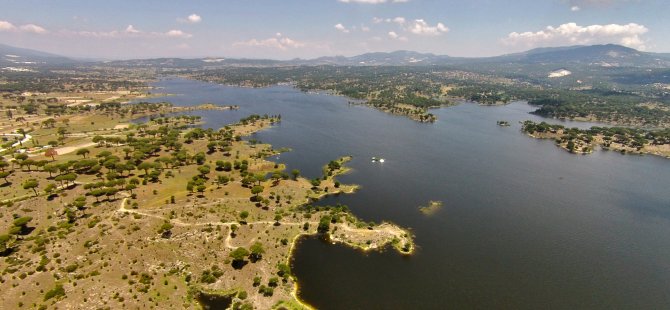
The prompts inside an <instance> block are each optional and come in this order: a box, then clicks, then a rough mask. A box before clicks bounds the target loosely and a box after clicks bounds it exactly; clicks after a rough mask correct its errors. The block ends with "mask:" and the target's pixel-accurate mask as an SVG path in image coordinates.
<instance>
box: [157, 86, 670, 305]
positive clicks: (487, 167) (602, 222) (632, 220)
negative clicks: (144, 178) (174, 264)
mask: <svg viewBox="0 0 670 310" xmlns="http://www.w3.org/2000/svg"><path fill="white" fill-rule="evenodd" d="M154 86H157V87H160V88H161V89H159V90H158V91H160V92H165V93H171V94H176V95H175V96H169V97H165V98H153V99H151V100H149V101H161V100H165V101H170V102H172V103H174V104H176V105H197V104H201V103H204V102H212V103H216V104H223V105H239V106H240V109H239V110H236V111H197V112H192V113H190V114H194V115H201V116H203V119H204V121H205V122H206V126H207V127H213V128H218V127H222V126H223V125H225V124H228V123H232V122H236V121H237V120H239V119H240V118H242V117H245V116H248V115H249V114H253V113H256V114H270V115H273V114H281V116H282V122H281V124H279V125H277V126H275V127H272V128H270V129H267V130H264V131H262V132H259V133H257V134H255V135H254V136H253V137H251V138H253V139H257V140H261V141H263V142H267V143H271V144H272V145H273V146H274V147H275V148H281V147H288V148H291V149H292V151H291V152H288V153H284V154H281V155H280V156H276V157H273V158H272V160H274V161H278V162H283V163H286V164H287V165H288V167H289V170H290V169H293V168H296V169H299V170H300V171H301V172H302V174H303V175H305V176H306V177H310V178H313V177H317V176H319V175H320V174H321V167H322V166H323V165H324V164H326V163H327V162H328V161H330V160H332V159H336V158H338V157H340V156H344V155H352V156H353V160H352V161H351V162H350V164H349V166H351V167H352V168H353V171H352V173H350V174H347V175H344V176H341V177H339V178H338V179H339V180H340V181H341V182H342V183H356V184H360V185H361V189H360V190H359V191H358V192H357V193H355V194H352V195H340V196H332V197H328V198H326V199H324V200H322V201H320V202H319V204H337V203H342V204H346V205H348V206H349V207H350V209H351V210H352V211H353V213H354V214H356V215H357V216H359V217H361V218H362V219H364V220H366V221H375V222H381V221H391V222H394V223H396V224H398V225H400V226H403V227H407V228H410V229H411V231H412V233H413V234H415V236H416V238H415V242H416V244H417V246H418V249H417V252H416V254H414V255H412V256H409V257H407V256H401V255H399V254H398V253H397V252H395V251H392V250H386V251H383V252H372V253H361V252H360V251H357V250H354V249H351V248H348V247H346V246H342V245H331V244H329V243H325V242H323V241H320V240H319V239H318V238H305V239H302V240H301V241H300V244H299V246H298V248H297V251H296V253H295V256H294V257H293V262H292V268H293V272H294V273H295V275H296V276H297V278H298V281H299V282H300V292H299V296H300V298H301V299H303V300H304V301H306V302H307V303H309V304H311V305H314V306H315V307H317V308H319V309H398V308H402V309H407V308H412V309H445V308H457V309H461V308H513V309H537V308H555V309H556V308H558V309H565V308H569V309H574V308H600V309H611V308H635V309H660V308H670V190H669V187H670V160H668V159H664V158H660V157H655V156H634V155H621V154H619V153H616V152H607V151H596V152H595V153H593V154H591V155H573V154H570V153H568V152H566V151H564V150H562V149H559V148H558V147H556V146H555V145H554V144H553V142H552V141H548V140H536V139H533V138H530V137H527V136H526V135H524V134H522V133H521V132H520V127H521V125H520V124H519V122H520V121H524V120H528V119H530V120H534V121H542V120H544V121H547V122H553V123H557V122H560V121H557V120H547V119H543V118H541V117H538V116H535V115H531V114H529V112H530V111H532V110H533V107H531V106H529V105H528V104H526V103H524V102H515V103H512V104H509V105H506V106H493V107H489V106H480V105H476V104H472V103H462V104H460V105H457V106H453V107H448V108H441V109H436V110H434V111H432V113H433V114H435V115H436V116H437V117H438V121H437V122H436V123H434V124H421V123H417V122H415V121H412V120H409V119H407V118H404V117H400V116H393V115H389V114H386V113H383V112H379V111H377V110H374V109H371V108H369V107H366V106H360V105H350V104H348V101H349V100H348V99H347V98H343V97H337V96H329V95H324V94H306V93H302V92H300V91H298V90H295V89H293V88H291V87H289V86H275V87H269V88H262V89H252V88H240V87H229V86H221V85H216V84H210V83H204V82H197V81H190V80H183V79H176V78H170V79H165V80H162V81H160V82H157V83H155V85H154ZM498 120H506V121H509V122H510V124H511V125H512V126H511V127H500V126H497V125H496V121H498ZM561 123H563V124H564V125H566V126H571V127H582V128H583V127H589V126H591V125H593V124H586V123H577V122H561ZM373 156H376V157H383V158H385V162H384V163H373V162H371V160H370V158H371V157H373ZM431 200H438V201H442V202H443V207H442V208H441V209H440V210H438V211H437V212H436V213H435V214H433V215H431V216H426V215H424V214H423V213H421V212H419V209H418V208H419V206H422V205H426V204H427V203H428V202H429V201H431Z"/></svg>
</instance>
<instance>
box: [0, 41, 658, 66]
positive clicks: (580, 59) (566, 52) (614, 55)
mask: <svg viewBox="0 0 670 310" xmlns="http://www.w3.org/2000/svg"><path fill="white" fill-rule="evenodd" d="M86 63H99V62H93V61H83V60H76V59H72V58H68V57H65V56H60V55H55V54H50V53H45V52H41V51H36V50H31V49H25V48H18V47H12V46H8V45H3V44H0V68H6V67H27V68H33V67H38V66H41V65H42V66H43V65H72V64H86ZM104 63H106V64H108V65H116V66H124V67H151V66H160V67H166V68H182V67H225V66H255V67H269V66H317V65H335V66H437V65H468V64H471V65H476V64H498V65H500V64H518V65H532V64H544V65H552V64H555V65H556V66H557V67H560V66H565V65H576V66H598V67H639V68H670V54H664V53H650V52H642V51H638V50H635V49H632V48H628V47H624V46H621V45H614V44H607V45H589V46H584V45H577V46H567V47H549V48H536V49H532V50H529V51H526V52H522V53H515V54H507V55H501V56H495V57H482V58H465V57H451V56H446V55H435V54H430V53H419V52H412V51H395V52H376V53H366V54H361V55H357V56H351V57H345V56H334V57H320V58H315V59H293V60H285V61H280V60H270V59H239V58H194V59H183V58H154V59H135V60H115V61H105V62H104Z"/></svg>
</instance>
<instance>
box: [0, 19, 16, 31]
mask: <svg viewBox="0 0 670 310" xmlns="http://www.w3.org/2000/svg"><path fill="white" fill-rule="evenodd" d="M15 29H16V26H14V25H13V24H12V23H10V22H8V21H4V20H0V31H11V30H15Z"/></svg>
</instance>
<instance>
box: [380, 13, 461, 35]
mask: <svg viewBox="0 0 670 310" xmlns="http://www.w3.org/2000/svg"><path fill="white" fill-rule="evenodd" d="M372 22H373V23H375V24H379V23H393V24H397V25H399V26H400V27H402V28H403V30H405V31H407V32H410V33H413V34H415V35H423V36H439V35H441V34H443V33H447V32H449V28H448V27H447V26H445V25H444V24H443V23H437V24H436V25H435V26H431V25H429V24H428V23H427V22H426V21H425V20H423V19H415V20H413V21H408V20H407V19H406V18H404V17H401V16H398V17H395V18H379V17H373V18H372Z"/></svg>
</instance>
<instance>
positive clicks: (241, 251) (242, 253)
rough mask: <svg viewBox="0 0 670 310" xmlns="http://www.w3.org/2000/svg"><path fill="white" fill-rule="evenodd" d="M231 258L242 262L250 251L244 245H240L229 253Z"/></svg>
mask: <svg viewBox="0 0 670 310" xmlns="http://www.w3.org/2000/svg"><path fill="white" fill-rule="evenodd" d="M229 256H230V258H232V259H233V263H234V262H241V261H244V259H245V258H246V257H247V256H249V251H248V250H247V249H245V248H244V247H239V248H237V249H235V250H233V251H232V252H230V254H229Z"/></svg>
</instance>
